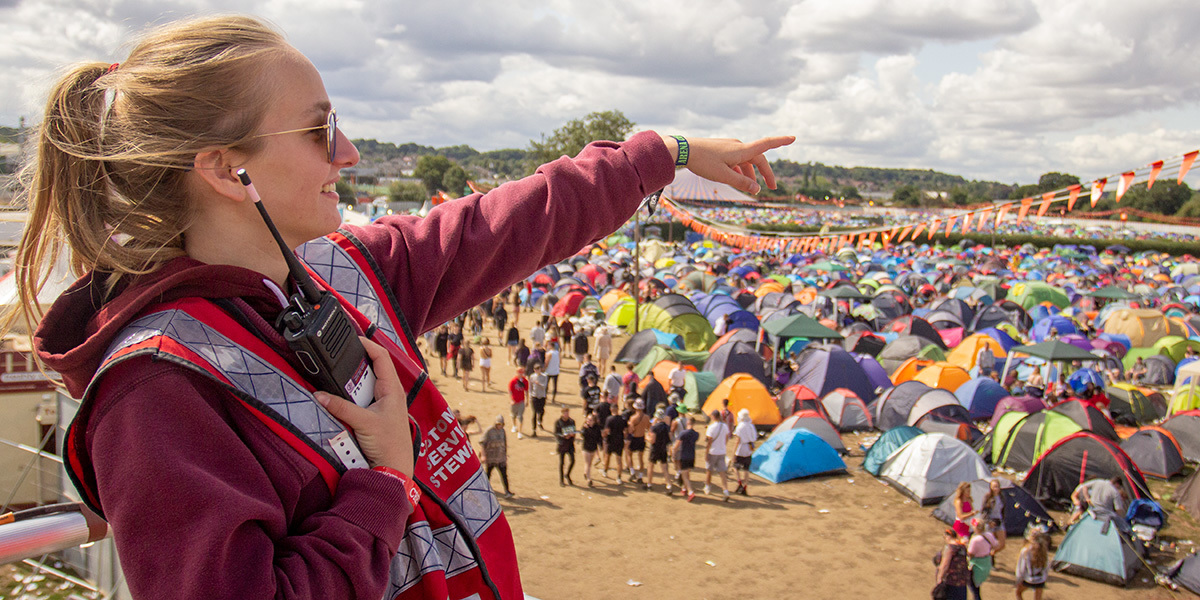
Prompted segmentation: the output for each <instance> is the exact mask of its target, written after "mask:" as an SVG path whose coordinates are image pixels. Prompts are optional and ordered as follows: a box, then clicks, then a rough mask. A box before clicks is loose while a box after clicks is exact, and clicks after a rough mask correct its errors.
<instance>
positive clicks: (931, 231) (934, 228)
mask: <svg viewBox="0 0 1200 600" xmlns="http://www.w3.org/2000/svg"><path fill="white" fill-rule="evenodd" d="M941 224H942V220H941V219H934V220H933V222H932V223H930V224H929V237H928V238H926V239H930V240H932V239H933V234H935V233H937V230H938V226H939V225H941Z"/></svg>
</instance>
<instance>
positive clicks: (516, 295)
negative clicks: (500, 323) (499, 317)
mask: <svg viewBox="0 0 1200 600" xmlns="http://www.w3.org/2000/svg"><path fill="white" fill-rule="evenodd" d="M512 307H513V309H512V320H513V326H514V327H516V326H517V325H520V324H521V284H519V283H514V284H513V287H512Z"/></svg>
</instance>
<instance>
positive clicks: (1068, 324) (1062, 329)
mask: <svg viewBox="0 0 1200 600" xmlns="http://www.w3.org/2000/svg"><path fill="white" fill-rule="evenodd" d="M1051 329H1057V330H1058V335H1059V337H1062V336H1064V335H1070V334H1072V333H1079V329H1077V328H1076V327H1075V321H1072V320H1071V319H1068V318H1067V317H1062V316H1059V315H1051V316H1048V317H1046V318H1044V319H1042V320H1040V321H1038V322H1037V323H1034V324H1033V328H1032V329H1030V330H1029V337H1030V338H1031V339H1033V341H1035V342H1044V341H1046V340H1047V339H1049V338H1050V330H1051Z"/></svg>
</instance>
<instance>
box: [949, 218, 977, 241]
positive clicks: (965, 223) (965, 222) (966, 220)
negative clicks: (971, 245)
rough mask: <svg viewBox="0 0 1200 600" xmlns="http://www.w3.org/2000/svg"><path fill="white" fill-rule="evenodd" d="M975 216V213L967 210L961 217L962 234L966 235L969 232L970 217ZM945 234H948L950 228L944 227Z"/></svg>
mask: <svg viewBox="0 0 1200 600" xmlns="http://www.w3.org/2000/svg"><path fill="white" fill-rule="evenodd" d="M973 218H975V213H973V212H969V213H967V215H966V216H965V217H963V224H962V232H961V233H962V234H964V235H966V234H967V233H970V232H971V219H973ZM946 235H950V230H949V229H946Z"/></svg>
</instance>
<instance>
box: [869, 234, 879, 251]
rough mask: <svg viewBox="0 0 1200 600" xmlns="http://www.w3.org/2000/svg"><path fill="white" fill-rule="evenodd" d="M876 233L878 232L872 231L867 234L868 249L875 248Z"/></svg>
mask: <svg viewBox="0 0 1200 600" xmlns="http://www.w3.org/2000/svg"><path fill="white" fill-rule="evenodd" d="M876 234H877V232H875V231H872V232H871V234H870V235H868V236H867V250H872V249H874V248H875V235H876Z"/></svg>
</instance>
